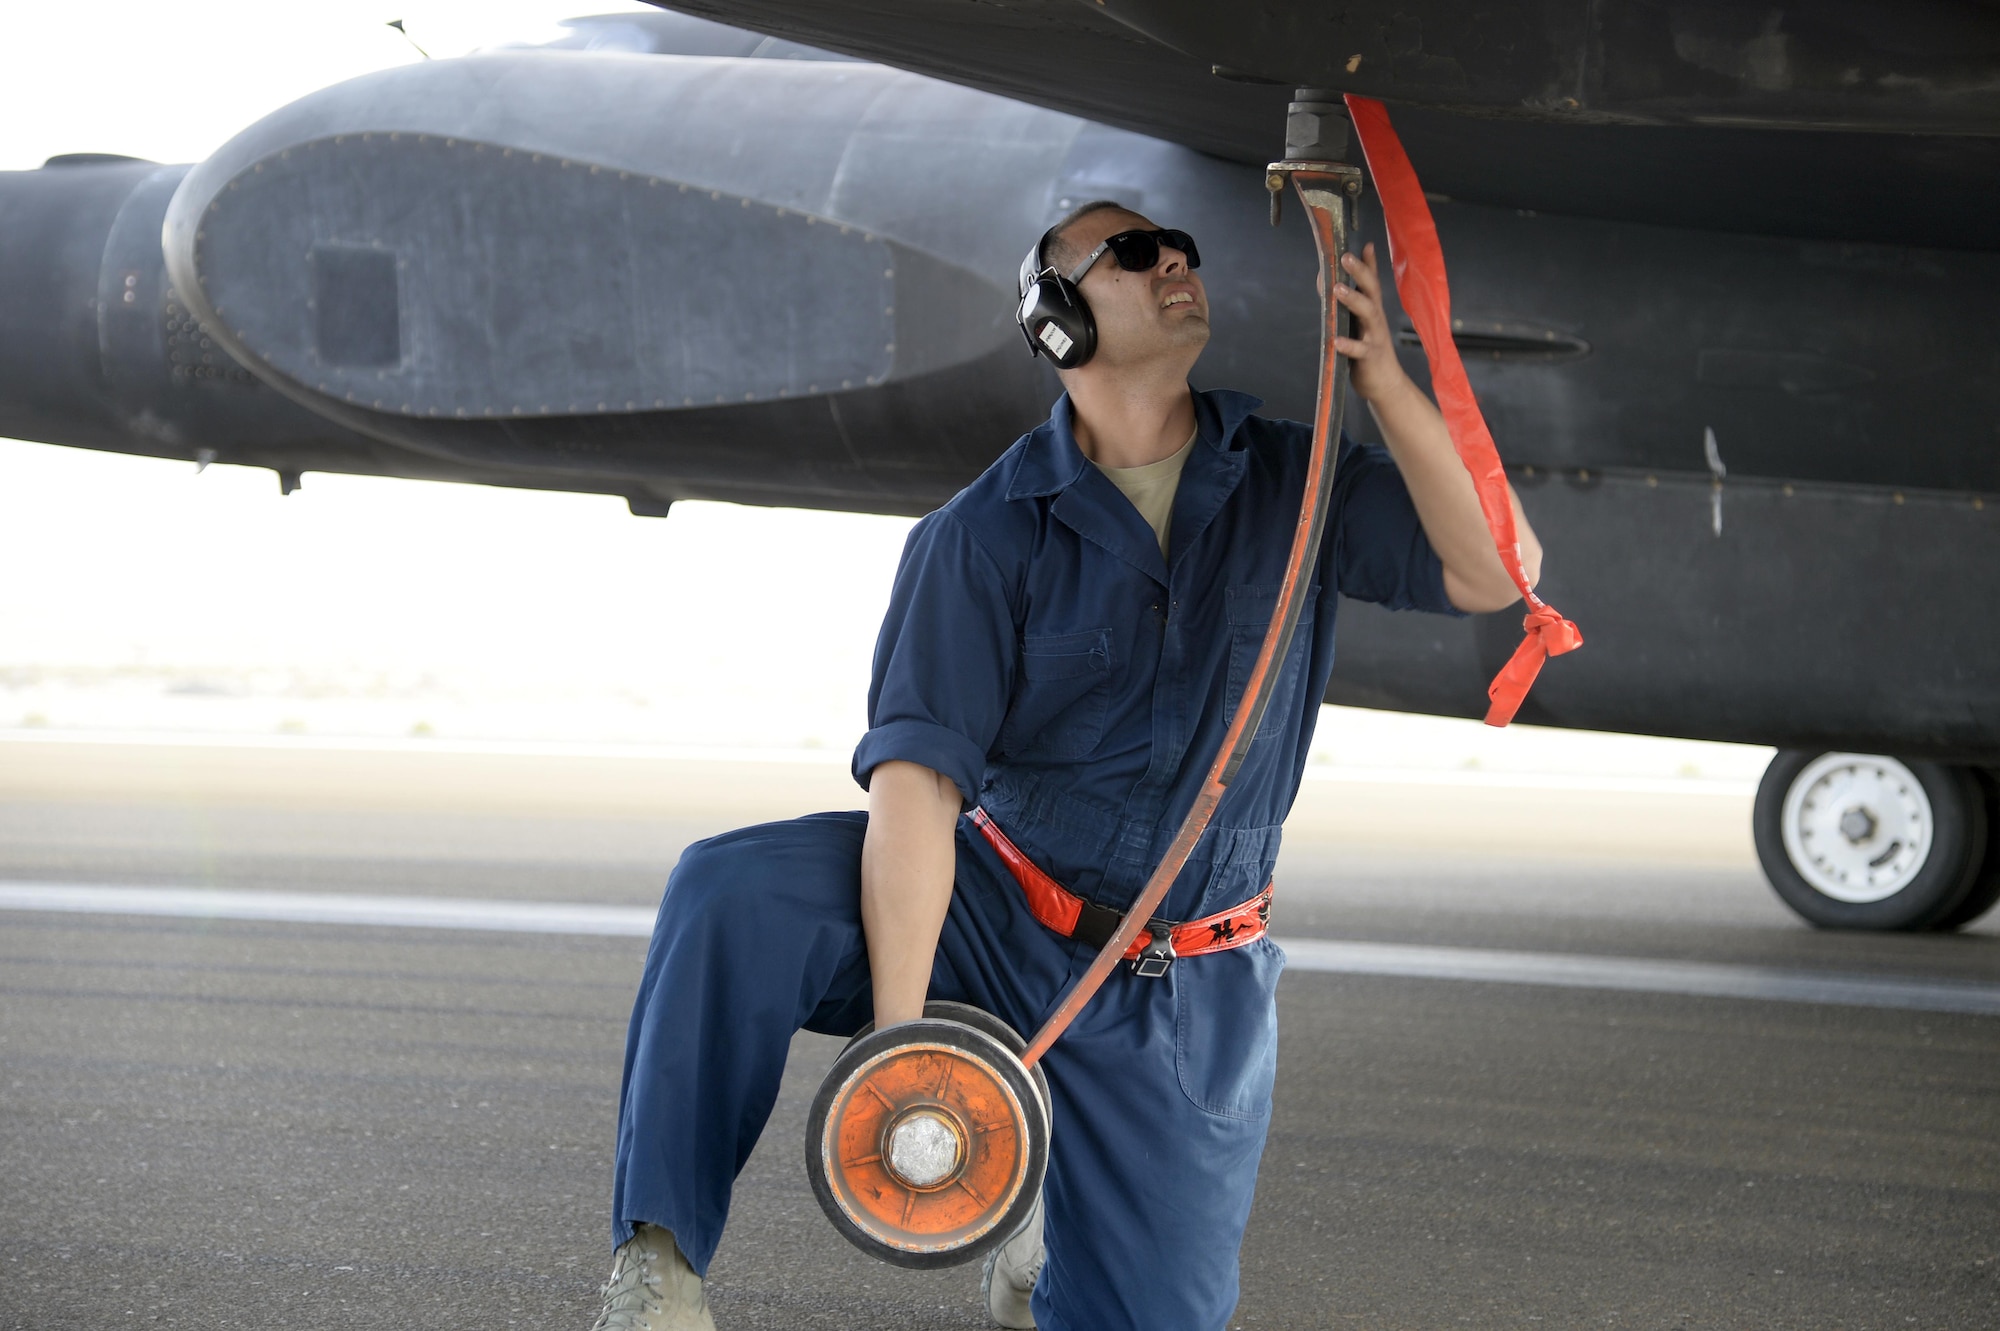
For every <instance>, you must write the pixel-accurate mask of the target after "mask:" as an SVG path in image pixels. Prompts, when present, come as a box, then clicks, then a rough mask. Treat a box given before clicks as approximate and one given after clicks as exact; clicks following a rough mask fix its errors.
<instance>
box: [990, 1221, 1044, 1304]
mask: <svg viewBox="0 0 2000 1331" xmlns="http://www.w3.org/2000/svg"><path fill="white" fill-rule="evenodd" d="M1045 1256H1046V1254H1045V1253H1044V1251H1043V1249H1042V1199H1041V1198H1040V1197H1037V1198H1035V1209H1034V1210H1032V1211H1030V1212H1028V1218H1027V1219H1026V1220H1023V1221H1022V1222H1021V1227H1020V1228H1019V1229H1017V1230H1015V1231H1014V1235H1013V1237H1012V1238H1010V1239H1008V1240H1007V1241H1006V1242H1005V1243H1003V1244H1001V1245H1000V1246H999V1247H997V1248H995V1249H994V1250H993V1251H992V1252H990V1253H988V1254H987V1256H986V1269H985V1271H984V1272H982V1273H981V1275H980V1278H979V1292H980V1294H981V1295H982V1296H983V1297H984V1298H985V1300H986V1315H987V1316H988V1317H991V1318H992V1319H993V1320H994V1322H995V1323H996V1324H998V1325H1000V1326H1006V1327H1021V1328H1032V1327H1033V1326H1034V1325H1035V1315H1034V1313H1032V1312H1030V1311H1029V1310H1028V1300H1029V1297H1030V1296H1031V1295H1033V1294H1034V1292H1035V1282H1036V1281H1037V1280H1040V1279H1041V1278H1042V1261H1043V1258H1044V1257H1045Z"/></svg>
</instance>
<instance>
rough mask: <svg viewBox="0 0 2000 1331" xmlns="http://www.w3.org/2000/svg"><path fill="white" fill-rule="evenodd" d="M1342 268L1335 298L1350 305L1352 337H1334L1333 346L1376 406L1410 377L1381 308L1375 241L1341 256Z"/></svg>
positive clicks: (1351, 379)
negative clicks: (1359, 251) (1399, 358)
mask: <svg viewBox="0 0 2000 1331" xmlns="http://www.w3.org/2000/svg"><path fill="white" fill-rule="evenodd" d="M1340 268H1341V277H1342V280H1341V281H1339V282H1337V283H1336V284H1335V285H1334V288H1333V298H1334V299H1335V300H1337V301H1339V302H1340V303H1341V304H1342V305H1344V306H1346V307H1347V312H1348V314H1349V316H1351V317H1350V319H1349V323H1348V330H1347V331H1348V333H1349V334H1350V336H1348V337H1341V338H1335V339H1334V343H1333V345H1334V349H1335V350H1337V351H1338V352H1340V354H1341V355H1343V356H1345V357H1347V376H1348V382H1349V383H1351V384H1353V385H1354V391H1355V392H1356V393H1359V394H1360V395H1361V398H1362V400H1363V401H1365V402H1367V403H1369V404H1371V405H1373V404H1375V403H1378V402H1380V401H1381V400H1382V398H1383V397H1384V396H1385V395H1387V394H1388V393H1390V392H1391V391H1393V390H1395V389H1396V388H1399V387H1400V386H1401V385H1402V384H1404V383H1407V382H1408V381H1409V376H1408V375H1406V374H1404V373H1403V366H1402V363H1401V362H1400V361H1398V360H1397V359H1396V337H1395V334H1394V333H1393V332H1392V331H1391V330H1390V328H1389V316H1388V314H1387V313H1386V312H1385V311H1384V310H1383V308H1382V273H1381V270H1380V268H1379V267H1378V266H1377V264H1376V262H1375V246H1374V244H1373V243H1372V242H1371V243H1369V244H1367V245H1364V246H1362V247H1361V253H1360V254H1359V255H1354V254H1343V255H1341V256H1340Z"/></svg>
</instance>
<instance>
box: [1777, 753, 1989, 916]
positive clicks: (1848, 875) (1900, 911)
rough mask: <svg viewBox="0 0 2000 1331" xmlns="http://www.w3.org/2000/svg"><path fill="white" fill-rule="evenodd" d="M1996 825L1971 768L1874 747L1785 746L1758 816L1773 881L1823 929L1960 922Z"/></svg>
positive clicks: (1781, 893)
mask: <svg viewBox="0 0 2000 1331" xmlns="http://www.w3.org/2000/svg"><path fill="white" fill-rule="evenodd" d="M1986 829H1987V797H1986V793H1985V791H1984V789H1983V787H1982V786H1981V784H1980V782H1979V779H1978V778H1977V777H1976V776H1974V775H1973V773H1972V771H1971V770H1970V769H1968V768H1963V767H1951V766H1946V765H1944V764H1941V763H1926V762H1910V763H1904V762H1901V761H1898V760H1897V759H1895V758H1888V757H1883V756H1881V755H1879V754H1867V753H1812V752H1800V751H1795V750H1788V751H1784V752H1780V753H1779V754H1778V756H1777V757H1775V758H1773V759H1772V760H1771V765H1770V767H1768V768H1766V769H1765V771H1764V779H1763V780H1762V781H1761V782H1760V783H1759V784H1758V787H1757V803H1756V810H1755V812H1754V813H1753V814H1752V830H1753V831H1754V833H1755V835H1756V841H1757V858H1758V859H1759V860H1760V861H1761V862H1762V863H1763V866H1764V876H1765V877H1766V878H1768V879H1769V880H1770V882H1771V886H1772V887H1773V888H1774V889H1776V891H1777V893H1778V895H1779V896H1780V897H1781V898H1783V899H1784V902H1785V904H1786V905H1788V906H1790V907H1791V908H1792V909H1793V910H1795V911H1797V912H1798V913H1799V914H1800V915H1801V916H1803V917H1804V918H1805V919H1806V921H1807V922H1808V923H1810V924H1813V925H1815V926H1817V927H1819V928H1822V929H1876V930H1904V931H1914V930H1921V929H1936V928H1940V927H1955V925H1948V924H1947V921H1950V920H1953V919H1954V918H1955V916H1956V914H1957V913H1958V912H1959V910H1960V909H1961V908H1962V907H1963V906H1964V905H1965V904H1966V902H1967V900H1968V898H1969V896H1970V895H1971V893H1972V892H1973V890H1974V888H1975V884H1976V883H1977V880H1978V878H1979V872H1980V869H1981V867H1982V865H1983V863H1984V861H1985V860H1986V857H1987V845H1986V840H1987V835H1986ZM1961 922H1962V921H1961Z"/></svg>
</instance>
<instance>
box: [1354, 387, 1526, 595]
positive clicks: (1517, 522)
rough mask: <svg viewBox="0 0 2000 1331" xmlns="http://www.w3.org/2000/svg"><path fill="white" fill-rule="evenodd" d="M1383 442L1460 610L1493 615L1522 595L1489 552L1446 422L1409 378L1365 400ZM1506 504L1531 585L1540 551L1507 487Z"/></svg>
mask: <svg viewBox="0 0 2000 1331" xmlns="http://www.w3.org/2000/svg"><path fill="white" fill-rule="evenodd" d="M1368 405H1369V407H1370V409H1371V410H1373V411H1374V413H1375V420H1376V423H1377V424H1379V425H1380V426H1381V428H1382V439H1383V442H1385V443H1386V444H1387V445H1388V446H1389V453H1390V456H1392V457H1393V458H1395V460H1396V466H1397V469H1398V470H1400V471H1401V472H1402V473H1403V481H1404V483H1405V484H1406V485H1408V486H1409V488H1410V498H1411V500H1412V501H1413V502H1414V503H1415V504H1416V506H1417V516H1418V517H1419V518H1420V519H1422V521H1423V524H1424V534H1425V535H1426V536H1428V537H1429V538H1430V542H1431V547H1432V548H1433V549H1435V550H1436V551H1437V553H1438V559H1439V560H1440V561H1441V562H1442V563H1443V564H1444V569H1445V591H1446V593H1447V594H1448V595H1449V596H1450V597H1451V601H1452V604H1454V605H1456V606H1457V607H1458V608H1459V609H1461V610H1499V609H1502V608H1504V607H1506V606H1509V605H1512V604H1513V603H1514V602H1515V600H1517V599H1518V598H1519V596H1520V593H1519V592H1518V591H1517V590H1516V589H1515V587H1514V581H1513V579H1512V578H1511V577H1510V576H1509V575H1508V573H1507V570H1506V567H1505V566H1504V565H1503V564H1501V562H1500V557H1499V555H1498V554H1497V553H1496V552H1495V551H1494V549H1493V538H1492V535H1491V534H1490V533H1489V532H1488V530H1487V527H1486V517H1485V514H1484V513H1482V512H1481V510H1480V507H1479V492H1478V490H1477V489H1476V488H1475V487H1474V485H1473V483H1472V476H1471V474H1470V473H1469V472H1467V471H1466V469H1465V464H1464V463H1462V462H1460V461H1459V458H1458V453H1457V451H1456V450H1455V449H1453V447H1452V444H1451V434H1450V432H1449V431H1447V430H1446V429H1445V424H1444V417H1443V416H1441V415H1440V414H1439V413H1438V409H1437V407H1436V406H1435V405H1434V404H1433V403H1432V402H1431V400H1430V399H1429V398H1428V397H1425V396H1424V392H1423V390H1422V389H1420V388H1418V387H1417V386H1416V384H1415V383H1414V382H1412V381H1411V380H1410V378H1409V377H1408V376H1407V375H1402V376H1398V378H1397V379H1396V381H1395V382H1394V383H1393V384H1392V385H1390V386H1388V387H1386V388H1385V389H1384V390H1383V391H1382V392H1380V393H1379V394H1378V395H1377V396H1376V397H1375V398H1374V399H1371V400H1370V402H1369V404H1368ZM1507 499H1508V502H1509V503H1510V504H1511V505H1512V506H1513V509H1514V528H1515V531H1516V533H1517V534H1518V535H1519V537H1520V540H1521V561H1522V563H1523V565H1524V566H1525V567H1526V569H1527V573H1528V580H1529V582H1531V583H1532V582H1534V581H1535V580H1536V579H1537V578H1539V577H1540V576H1541V563H1542V547H1541V542H1540V541H1538V540H1537V539H1536V537H1535V532H1534V529H1533V528H1532V527H1530V526H1529V525H1528V519H1527V516H1526V515H1525V514H1524V513H1522V511H1521V501H1520V500H1519V499H1518V498H1517V497H1515V495H1514V490H1513V487H1512V486H1509V487H1508V488H1507Z"/></svg>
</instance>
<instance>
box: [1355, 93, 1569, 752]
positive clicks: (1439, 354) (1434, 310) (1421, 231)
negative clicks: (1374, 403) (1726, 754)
mask: <svg viewBox="0 0 2000 1331" xmlns="http://www.w3.org/2000/svg"><path fill="white" fill-rule="evenodd" d="M1347 113H1348V115H1349V116H1351V117H1352V118H1353V120H1354V132H1355V135H1356V137H1358V138H1359V139H1360V140H1361V151H1362V153H1363V154H1364V155H1365V156H1366V157H1367V158H1368V170H1369V172H1370V174H1371V175H1373V176H1374V178H1375V190H1376V192H1377V193H1378V194H1379V195H1380V196H1381V198H1382V218H1383V221H1384V222H1385V223H1386V224H1387V227H1388V231H1389V264H1390V269H1391V271H1393V272H1394V273H1395V275H1396V294H1397V295H1398V296H1400V297H1401V298H1402V301H1403V310H1404V312H1405V313H1407V314H1408V315H1409V316H1410V322H1411V323H1413V324H1415V325H1416V328H1417V336H1418V338H1419V339H1421V340H1422V342H1423V344H1424V355H1425V356H1426V357H1427V358H1428V359H1429V360H1430V366H1431V389H1432V391H1433V392H1434V393H1435V394H1436V395H1437V404H1438V410H1439V411H1440V412H1442V413H1443V414H1444V423H1445V428H1446V429H1448V430H1449V431H1450V432H1451V442H1452V446H1453V447H1454V448H1456V449H1457V450H1458V457H1459V460H1460V461H1461V462H1463V463H1464V464H1465V469H1466V470H1467V471H1469V472H1471V473H1472V483H1473V485H1474V486H1476V487H1477V488H1478V491H1479V507H1480V509H1481V511H1483V512H1484V513H1485V514H1486V526H1487V528H1488V530H1490V531H1491V532H1492V533H1493V545H1494V548H1495V549H1497V550H1498V551H1499V553H1500V563H1501V565H1502V566H1503V567H1505V568H1506V570H1507V574H1508V576H1509V577H1511V578H1513V580H1514V585H1515V586H1516V587H1518V588H1520V590H1521V596H1522V599H1523V600H1524V601H1526V603H1527V606H1528V615H1527V618H1526V619H1525V620H1524V621H1522V627H1523V628H1524V629H1526V630H1527V635H1528V636H1527V638H1526V639H1525V640H1524V641H1523V642H1522V643H1521V645H1520V646H1519V647H1518V648H1516V649H1515V651H1514V655H1513V658H1512V659H1511V660H1509V661H1508V662H1507V664H1506V665H1505V666H1503V667H1502V668H1501V670H1500V673H1499V674H1498V675H1496V676H1494V678H1493V683H1492V684H1491V685H1490V686H1488V688H1487V690H1486V696H1487V697H1488V698H1489V699H1491V700H1492V706H1491V707H1490V708H1489V709H1488V710H1487V713H1486V724H1487V725H1489V726H1504V725H1506V724H1507V723H1508V722H1509V721H1512V720H1513V719H1514V713H1515V712H1516V711H1517V710H1518V709H1519V708H1520V706H1521V700H1522V699H1523V698H1525V697H1527V695H1528V689H1529V687H1530V686H1531V685H1533V684H1534V682H1535V676H1536V675H1538V674H1540V673H1541V669H1542V662H1543V661H1544V660H1546V659H1547V658H1548V657H1551V656H1561V655H1562V654H1563V653H1564V652H1573V651H1575V650H1576V649H1577V648H1579V647H1581V646H1583V634H1582V633H1581V632H1579V631H1578V629H1577V627H1576V625H1575V624H1572V623H1571V622H1570V621H1569V620H1567V619H1564V618H1563V617H1562V616H1561V615H1559V614H1557V613H1556V611H1555V609H1554V607H1552V606H1550V605H1549V604H1548V603H1547V602H1545V601H1543V600H1542V599H1541V598H1540V597H1539V596H1536V595H1535V591H1534V588H1532V587H1530V586H1529V585H1528V574H1527V571H1526V570H1525V569H1524V568H1523V567H1522V565H1521V542H1520V538H1519V536H1518V535H1517V534H1516V533H1515V530H1514V509H1513V506H1512V505H1511V504H1510V503H1509V502H1508V498H1507V474H1506V472H1505V471H1503V470H1502V469H1501V465H1500V454H1499V452H1498V451H1497V450H1496V449H1495V448H1494V447H1493V435H1492V433H1491V432H1490V431H1488V430H1487V428H1486V418H1485V417H1484V416H1482V415H1481V414H1480V411H1479V403H1478V402H1476V401H1475V400H1474V399H1473V396H1472V385H1471V383H1469V382H1468V381H1467V380H1466V377H1465V365H1464V363H1463V362H1462V361H1460V360H1459V358H1458V344H1457V343H1456V342H1454V341H1453V340H1452V336H1451V289H1450V288H1449V287H1448V286H1447V285H1446V284H1445V275H1444V251H1443V250H1442V249H1441V248H1440V247H1439V245H1438V234H1437V223H1436V222H1435V221H1434V220H1433V219H1432V218H1431V206H1430V203H1429V202H1428V201H1427V200H1426V199H1425V198H1424V189H1423V186H1422V185H1420V184H1418V183H1417V173H1416V171H1415V169H1414V168H1412V167H1411V165H1410V159H1409V156H1408V154H1406V153H1405V152H1404V151H1403V141H1402V140H1401V139H1399V138H1397V137H1396V131H1395V129H1394V128H1393V127H1391V125H1390V124H1389V112H1388V110H1387V108H1385V107H1384V106H1383V105H1382V103H1380V102H1378V101H1376V100H1374V99H1373V98H1371V97H1356V96H1355V95H1354V94H1353V93H1349V94H1347Z"/></svg>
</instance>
